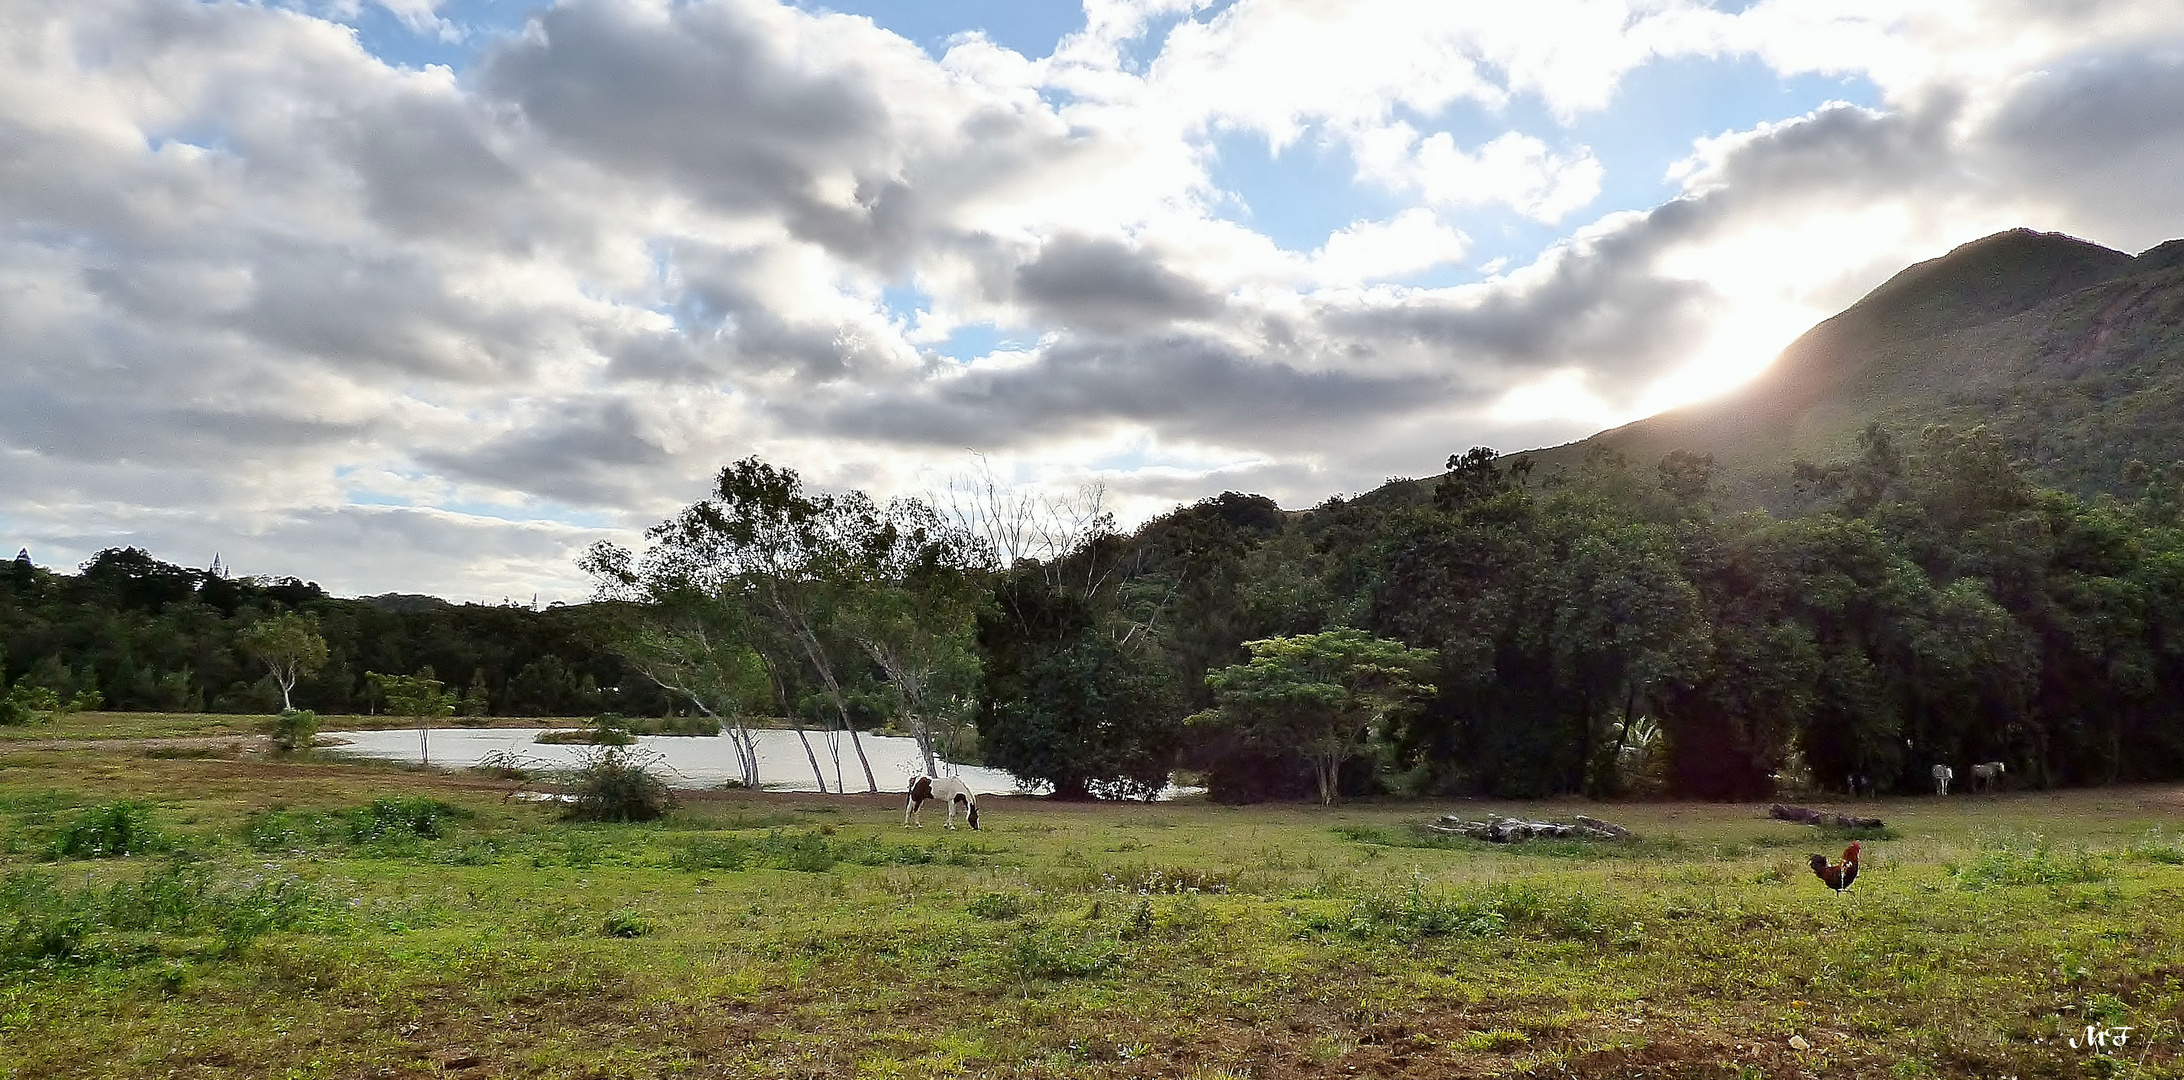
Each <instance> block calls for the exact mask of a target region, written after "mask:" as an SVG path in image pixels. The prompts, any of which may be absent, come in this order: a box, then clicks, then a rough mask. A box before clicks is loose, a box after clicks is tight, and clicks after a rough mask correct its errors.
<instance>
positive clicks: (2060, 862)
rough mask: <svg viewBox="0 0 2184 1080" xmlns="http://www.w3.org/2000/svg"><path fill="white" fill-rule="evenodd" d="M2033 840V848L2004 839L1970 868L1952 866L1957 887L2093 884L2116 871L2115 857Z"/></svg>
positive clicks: (1973, 888)
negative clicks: (2058, 849) (2061, 849)
mask: <svg viewBox="0 0 2184 1080" xmlns="http://www.w3.org/2000/svg"><path fill="white" fill-rule="evenodd" d="M2032 840H2033V842H2032V845H2031V846H2030V847H2026V846H2021V845H2019V844H2016V843H2014V842H2012V841H2009V840H2003V841H2000V842H1998V843H1996V844H1994V845H1992V846H1990V847H1988V848H1986V849H1985V850H1983V851H1981V852H1980V853H1979V858H1977V859H1975V860H1973V861H1972V862H1971V863H1970V864H1969V865H1962V866H1960V865H1956V864H1953V863H1952V864H1950V866H1949V872H1950V873H1951V874H1952V875H1954V876H1955V877H1956V879H1957V888H1959V889H1962V890H1964V891H1966V892H1978V891H1980V890H1983V889H1991V888H1995V887H1997V886H2011V885H2090V884H2094V883H2097V882H2102V881H2107V880H2108V879H2109V876H2110V875H2111V873H2112V872H2113V870H2114V868H2115V861H2116V860H2115V856H2113V855H2109V854H2106V853H2102V852H2092V851H2074V852H2069V853H2058V852H2056V851H2055V850H2054V849H2053V848H2052V847H2050V846H2049V845H2048V842H2047V841H2046V840H2045V839H2042V838H2040V837H2033V838H2032Z"/></svg>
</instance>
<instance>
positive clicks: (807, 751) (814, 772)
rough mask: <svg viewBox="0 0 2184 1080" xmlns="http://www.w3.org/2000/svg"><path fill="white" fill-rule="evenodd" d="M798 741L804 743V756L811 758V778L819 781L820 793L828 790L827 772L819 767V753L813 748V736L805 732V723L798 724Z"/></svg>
mask: <svg viewBox="0 0 2184 1080" xmlns="http://www.w3.org/2000/svg"><path fill="white" fill-rule="evenodd" d="M796 741H797V742H800V743H803V744H804V756H805V757H806V758H809V759H811V778H812V779H813V780H817V781H818V782H819V793H820V794H822V795H824V794H826V790H827V773H826V770H825V769H822V768H820V767H819V753H818V751H816V750H813V749H812V748H811V736H809V735H807V734H805V733H804V725H802V724H798V725H796Z"/></svg>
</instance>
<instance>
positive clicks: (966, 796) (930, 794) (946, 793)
mask: <svg viewBox="0 0 2184 1080" xmlns="http://www.w3.org/2000/svg"><path fill="white" fill-rule="evenodd" d="M928 799H945V800H947V803H948V827H949V828H951V829H953V828H955V810H956V804H957V803H962V804H963V807H964V809H966V810H968V811H970V813H969V815H968V817H969V819H970V822H971V828H973V829H975V828H978V794H977V793H976V792H974V791H972V790H971V785H969V784H966V783H964V782H963V778H962V777H960V776H920V777H918V778H917V779H915V780H912V781H910V804H909V805H908V806H905V807H903V808H902V823H903V824H904V825H905V826H908V825H910V824H912V823H913V822H915V823H916V824H917V825H918V827H920V828H923V827H924V825H925V823H924V822H922V821H917V820H916V819H917V816H918V811H920V810H923V809H924V808H925V803H926V800H928Z"/></svg>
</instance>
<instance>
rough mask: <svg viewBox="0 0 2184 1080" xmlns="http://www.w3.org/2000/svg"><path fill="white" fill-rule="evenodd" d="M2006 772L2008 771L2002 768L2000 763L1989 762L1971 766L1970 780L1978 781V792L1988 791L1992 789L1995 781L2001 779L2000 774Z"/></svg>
mask: <svg viewBox="0 0 2184 1080" xmlns="http://www.w3.org/2000/svg"><path fill="white" fill-rule="evenodd" d="M2007 771H2009V770H2008V769H2006V768H2004V767H2003V765H2002V763H2001V762H1999V761H1989V762H1985V763H1982V764H1979V765H1974V766H1972V779H1974V780H1977V781H1979V790H1981V791H1988V790H1991V789H1992V788H1993V787H1994V784H1995V781H1997V780H2000V779H2002V774H2003V773H2005V772H2007Z"/></svg>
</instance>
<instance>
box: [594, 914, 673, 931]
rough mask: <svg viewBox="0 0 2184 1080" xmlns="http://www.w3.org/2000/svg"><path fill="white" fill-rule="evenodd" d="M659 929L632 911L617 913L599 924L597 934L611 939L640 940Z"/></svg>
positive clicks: (650, 921)
mask: <svg viewBox="0 0 2184 1080" xmlns="http://www.w3.org/2000/svg"><path fill="white" fill-rule="evenodd" d="M658 929H659V927H658V926H657V925H655V924H654V923H653V922H652V920H650V919H647V918H645V917H644V916H643V915H639V914H638V913H636V912H634V911H628V910H623V911H617V912H615V913H614V914H612V915H609V916H607V917H606V920H605V921H604V922H602V923H600V924H599V932H600V933H601V934H603V935H605V936H607V937H611V938H641V937H645V936H647V935H649V934H651V933H652V932H654V931H655V930H658Z"/></svg>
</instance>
